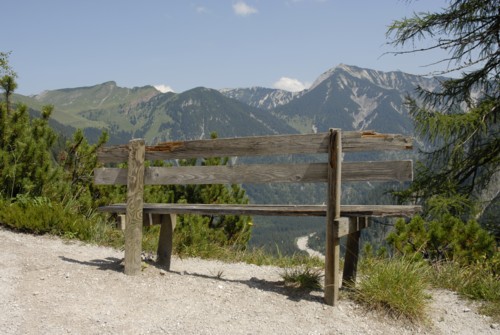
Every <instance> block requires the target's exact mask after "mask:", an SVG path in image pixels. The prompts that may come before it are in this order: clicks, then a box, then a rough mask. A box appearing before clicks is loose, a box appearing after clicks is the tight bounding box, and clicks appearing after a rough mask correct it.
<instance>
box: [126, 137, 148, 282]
mask: <svg viewBox="0 0 500 335" xmlns="http://www.w3.org/2000/svg"><path fill="white" fill-rule="evenodd" d="M144 153H145V146H144V140H142V139H136V140H132V141H130V143H129V159H128V167H129V168H128V178H127V212H126V225H125V274H127V275H138V274H140V273H141V251H142V214H143V204H144V201H143V194H144Z"/></svg>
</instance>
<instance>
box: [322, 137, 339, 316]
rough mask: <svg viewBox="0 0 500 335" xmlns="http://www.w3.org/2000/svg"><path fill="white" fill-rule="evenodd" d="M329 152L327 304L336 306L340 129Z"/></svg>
mask: <svg viewBox="0 0 500 335" xmlns="http://www.w3.org/2000/svg"><path fill="white" fill-rule="evenodd" d="M329 143H330V144H329V150H328V194H327V199H328V204H327V220H326V254H325V302H326V303H327V304H328V305H332V306H335V305H336V304H337V300H338V296H339V284H340V283H339V268H340V255H339V254H340V238H339V234H338V225H339V220H340V194H341V188H340V186H341V179H340V178H341V172H342V170H341V169H342V138H341V132H340V130H339V129H331V130H330V141H329Z"/></svg>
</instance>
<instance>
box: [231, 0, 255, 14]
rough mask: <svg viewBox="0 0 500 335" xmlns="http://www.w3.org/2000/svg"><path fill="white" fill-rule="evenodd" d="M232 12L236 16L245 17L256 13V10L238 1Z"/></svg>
mask: <svg viewBox="0 0 500 335" xmlns="http://www.w3.org/2000/svg"><path fill="white" fill-rule="evenodd" d="M233 11H234V13H235V14H236V15H240V16H247V15H251V14H256V13H258V10H257V8H254V7H251V6H249V5H247V4H246V3H245V2H244V1H238V2H237V3H235V4H234V5H233Z"/></svg>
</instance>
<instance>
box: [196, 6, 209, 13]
mask: <svg viewBox="0 0 500 335" xmlns="http://www.w3.org/2000/svg"><path fill="white" fill-rule="evenodd" d="M194 10H195V11H196V12H197V13H198V14H206V13H208V12H209V10H208V8H207V7H204V6H195V7H194Z"/></svg>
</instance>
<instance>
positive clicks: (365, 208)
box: [98, 203, 422, 217]
mask: <svg viewBox="0 0 500 335" xmlns="http://www.w3.org/2000/svg"><path fill="white" fill-rule="evenodd" d="M98 210H99V211H101V212H107V213H125V212H126V210H127V204H125V203H120V204H113V205H108V206H102V207H99V208H98ZM421 210H422V207H421V206H417V205H341V206H340V215H341V216H342V217H356V216H374V217H402V216H404V217H411V216H413V215H415V214H418V213H419V212H420V211H421ZM326 211H327V206H326V205H258V204H249V205H238V204H165V203H145V204H144V213H145V214H199V215H262V216H323V217H324V216H326Z"/></svg>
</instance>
